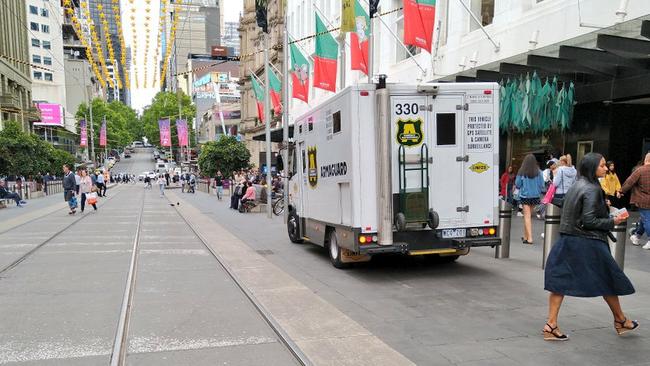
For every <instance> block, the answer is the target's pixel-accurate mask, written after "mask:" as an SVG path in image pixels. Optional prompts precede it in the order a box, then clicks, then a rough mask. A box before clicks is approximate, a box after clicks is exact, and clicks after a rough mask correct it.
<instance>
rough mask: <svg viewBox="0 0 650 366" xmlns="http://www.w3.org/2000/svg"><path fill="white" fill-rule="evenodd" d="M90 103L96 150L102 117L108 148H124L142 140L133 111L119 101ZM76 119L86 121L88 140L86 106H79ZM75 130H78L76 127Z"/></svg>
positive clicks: (97, 100) (99, 100) (88, 114)
mask: <svg viewBox="0 0 650 366" xmlns="http://www.w3.org/2000/svg"><path fill="white" fill-rule="evenodd" d="M92 103H93V135H94V138H95V149H96V150H100V147H99V132H100V129H101V126H102V121H103V120H104V117H106V144H107V145H108V148H114V147H122V146H126V145H128V144H130V143H131V142H133V141H134V140H138V139H141V138H142V136H143V132H144V129H143V128H142V123H141V122H140V120H139V119H138V115H137V114H136V112H135V110H133V109H132V108H130V107H129V106H127V105H125V104H124V103H122V102H120V101H112V102H110V103H107V102H106V101H104V100H102V99H99V98H95V99H93V101H92ZM76 118H77V120H81V119H86V121H87V122H88V139H90V110H89V108H88V105H87V104H85V103H82V104H81V105H79V110H78V111H77V115H76ZM77 129H79V127H78V126H77ZM89 144H90V142H89Z"/></svg>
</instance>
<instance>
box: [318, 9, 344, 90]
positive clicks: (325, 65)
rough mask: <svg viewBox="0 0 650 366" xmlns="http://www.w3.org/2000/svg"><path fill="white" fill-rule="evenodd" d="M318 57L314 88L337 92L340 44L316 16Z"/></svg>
mask: <svg viewBox="0 0 650 366" xmlns="http://www.w3.org/2000/svg"><path fill="white" fill-rule="evenodd" d="M316 34H317V36H316V55H315V56H314V87H316V88H319V89H323V90H328V91H331V92H336V72H337V65H338V53H339V44H338V43H337V42H336V40H335V39H334V37H332V35H331V34H330V33H329V31H328V30H327V27H325V24H324V23H323V21H322V20H321V19H320V17H319V16H318V14H316Z"/></svg>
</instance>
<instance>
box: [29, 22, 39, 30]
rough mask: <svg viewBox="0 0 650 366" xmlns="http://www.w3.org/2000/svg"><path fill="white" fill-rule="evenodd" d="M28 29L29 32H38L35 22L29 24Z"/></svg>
mask: <svg viewBox="0 0 650 366" xmlns="http://www.w3.org/2000/svg"><path fill="white" fill-rule="evenodd" d="M29 29H31V30H33V31H38V30H39V28H38V23H36V22H29Z"/></svg>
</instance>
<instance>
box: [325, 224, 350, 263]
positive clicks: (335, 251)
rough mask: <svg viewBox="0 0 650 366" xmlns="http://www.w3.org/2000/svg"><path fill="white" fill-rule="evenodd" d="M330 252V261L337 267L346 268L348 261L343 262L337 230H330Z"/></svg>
mask: <svg viewBox="0 0 650 366" xmlns="http://www.w3.org/2000/svg"><path fill="white" fill-rule="evenodd" d="M327 242H328V243H329V244H328V248H327V249H328V250H327V251H328V252H329V254H330V261H331V262H332V265H333V266H334V267H336V268H345V267H347V263H343V261H342V260H341V255H342V253H341V247H340V246H339V243H338V239H337V238H336V230H330V233H329V239H328V240H327Z"/></svg>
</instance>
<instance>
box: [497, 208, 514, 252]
mask: <svg viewBox="0 0 650 366" xmlns="http://www.w3.org/2000/svg"><path fill="white" fill-rule="evenodd" d="M511 224H512V205H511V204H510V203H508V202H507V201H505V200H499V239H501V245H497V246H496V247H495V248H494V258H510V227H511Z"/></svg>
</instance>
